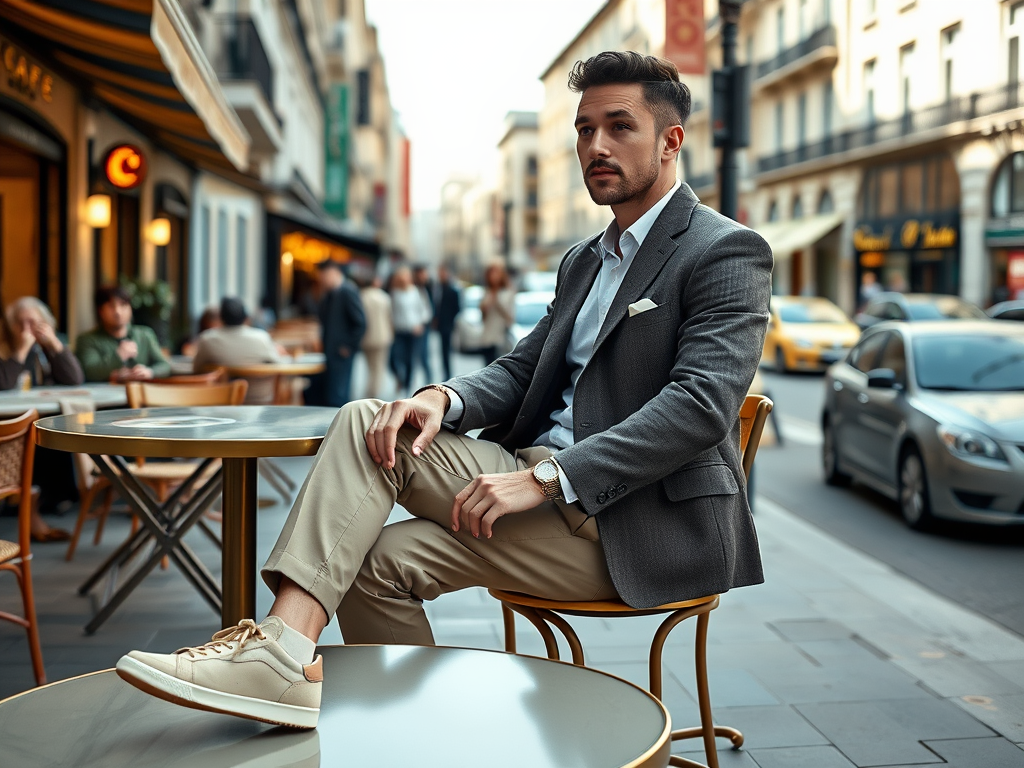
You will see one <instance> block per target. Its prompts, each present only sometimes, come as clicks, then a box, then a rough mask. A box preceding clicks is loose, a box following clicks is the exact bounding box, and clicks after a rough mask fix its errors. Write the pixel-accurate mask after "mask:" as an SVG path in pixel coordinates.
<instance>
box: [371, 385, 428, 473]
mask: <svg viewBox="0 0 1024 768" xmlns="http://www.w3.org/2000/svg"><path fill="white" fill-rule="evenodd" d="M445 404H446V400H445V396H444V394H443V393H441V392H438V391H437V390H436V389H427V390H424V391H423V392H420V393H419V394H418V395H416V396H415V397H413V398H410V399H408V400H395V401H394V402H393V403H385V404H384V407H382V408H381V409H380V410H379V411H377V415H376V416H374V417H373V421H372V422H371V423H370V428H369V429H368V430H367V431H366V447H367V448H368V449H369V451H370V456H372V457H373V460H374V461H375V462H377V463H378V464H380V465H381V466H382V467H384V469H391V468H392V467H394V466H395V443H396V442H397V440H398V430H400V429H401V428H402V427H404V426H405V425H406V424H409V425H410V426H413V427H416V429H418V430H419V431H420V433H419V435H418V436H417V437H416V439H415V440H414V441H413V444H412V453H413V455H414V456H419V455H420V454H421V453H423V451H424V450H426V448H427V446H429V445H430V444H431V443H432V442H433V441H434V437H435V436H436V435H437V433H438V432H440V431H441V420H442V419H443V418H444V409H445Z"/></svg>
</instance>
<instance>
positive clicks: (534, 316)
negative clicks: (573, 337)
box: [516, 301, 548, 327]
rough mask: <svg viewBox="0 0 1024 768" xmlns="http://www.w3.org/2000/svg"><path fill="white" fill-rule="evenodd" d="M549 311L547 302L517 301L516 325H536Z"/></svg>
mask: <svg viewBox="0 0 1024 768" xmlns="http://www.w3.org/2000/svg"><path fill="white" fill-rule="evenodd" d="M547 312H548V305H547V302H544V301H531V302H523V303H519V302H517V303H516V325H526V326H531V327H532V326H534V325H536V324H537V323H539V322H540V319H541V318H542V317H544V315H546V314H547Z"/></svg>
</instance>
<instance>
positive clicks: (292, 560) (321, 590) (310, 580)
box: [260, 550, 344, 619]
mask: <svg viewBox="0 0 1024 768" xmlns="http://www.w3.org/2000/svg"><path fill="white" fill-rule="evenodd" d="M260 576H262V577H263V581H264V583H266V585H267V586H268V587H270V591H271V592H273V593H274V595H275V596H276V595H277V592H278V589H279V588H280V586H281V577H282V576H283V577H285V578H287V579H289V580H290V581H292V582H294V583H295V584H296V585H297V586H298V587H299V588H300V589H302V590H304V591H306V592H308V593H309V594H310V595H312V596H313V598H314V599H315V600H316V601H317V602H318V603H320V606H321V607H322V608H323V609H324V613H326V614H327V618H328V619H330V618H331V617H332V616H333V615H334V613H335V612H336V611H337V610H338V606H339V605H341V599H342V597H344V595H340V594H338V591H337V590H336V589H334V588H332V586H331V585H330V583H329V582H328V581H327V580H325V579H324V578H322V574H321V573H320V569H319V568H318V567H317V566H315V565H310V564H309V563H306V562H303V561H302V560H299V559H298V558H296V557H294V556H293V555H291V554H289V553H288V552H285V551H283V550H276V551H275V552H274V553H273V554H271V556H270V559H269V560H267V563H266V565H264V566H263V568H262V569H261V570H260Z"/></svg>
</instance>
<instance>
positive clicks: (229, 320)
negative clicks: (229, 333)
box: [220, 296, 249, 328]
mask: <svg viewBox="0 0 1024 768" xmlns="http://www.w3.org/2000/svg"><path fill="white" fill-rule="evenodd" d="M248 319H249V315H248V313H247V312H246V311H245V304H243V303H242V300H241V299H238V298H235V297H234V296H225V297H224V298H223V299H221V300H220V321H221V322H222V323H224V325H225V326H226V327H228V328H234V327H235V326H238V325H243V324H244V323H245V321H246V320H248Z"/></svg>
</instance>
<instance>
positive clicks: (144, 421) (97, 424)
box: [36, 405, 338, 632]
mask: <svg viewBox="0 0 1024 768" xmlns="http://www.w3.org/2000/svg"><path fill="white" fill-rule="evenodd" d="M337 412H338V411H337V409H335V408H313V407H303V406H246V405H240V406H230V407H196V408H141V409H135V410H131V409H128V410H112V411H97V412H96V413H80V414H72V415H67V416H52V417H49V418H45V419H40V420H39V421H38V422H36V442H38V443H39V445H41V446H43V447H44V448H53V449H56V450H59V451H70V452H72V453H87V454H90V455H92V456H93V458H94V460H95V461H96V462H97V464H98V465H99V466H100V469H101V470H102V471H103V473H104V474H105V475H106V476H107V477H108V478H110V480H111V482H112V483H114V485H115V487H117V489H118V491H119V492H122V493H123V494H124V497H125V498H126V499H127V500H128V501H129V503H130V504H132V506H133V510H134V511H136V512H137V513H139V514H140V516H141V518H142V522H143V523H144V524H145V526H146V527H147V528H148V531H149V533H148V536H149V537H150V539H153V540H156V542H157V544H158V545H159V547H158V550H157V552H156V553H154V556H153V557H151V558H150V561H148V563H147V567H148V568H149V569H151V568H152V565H153V564H155V562H156V561H158V560H159V559H160V555H161V554H162V553H166V554H170V555H171V556H172V557H173V558H174V559H175V562H176V563H177V564H178V565H179V566H180V567H181V568H182V570H183V572H185V575H186V576H187V577H189V579H190V580H191V581H192V582H193V584H194V585H196V587H197V588H199V589H200V591H201V592H203V594H204V596H205V597H207V599H209V600H210V601H211V602H212V603H213V604H217V603H218V602H219V604H220V610H221V619H222V621H223V623H224V626H231V625H233V624H236V623H238V621H239V620H241V619H243V618H249V617H253V616H254V614H255V611H256V502H257V498H256V478H257V462H258V460H259V459H260V458H261V457H271V456H311V455H313V454H315V453H316V451H317V449H318V448H319V447H320V443H321V442H322V441H323V438H324V435H325V434H327V429H328V427H330V425H331V422H332V421H333V419H334V416H335V415H336V414H337ZM123 456H141V457H145V458H192V459H206V460H213V459H221V460H222V466H223V471H222V478H223V479H222V480H221V474H220V473H218V475H217V476H216V481H215V482H216V483H217V484H218V487H219V484H220V483H221V482H223V574H222V581H223V585H222V587H221V586H218V585H216V584H214V583H212V579H211V578H210V577H209V575H208V574H205V569H203V568H202V567H201V565H199V564H198V563H195V562H193V559H194V558H191V556H189V553H188V550H187V548H186V547H185V545H184V543H183V542H181V537H182V536H183V535H184V533H185V531H186V530H187V528H188V527H189V526H190V525H191V524H193V523H194V522H195V521H196V520H198V518H199V516H200V515H201V513H202V511H203V509H204V508H205V507H204V504H205V506H208V505H209V497H210V496H211V495H212V494H214V493H215V492H216V490H217V489H218V487H211V488H210V490H209V492H204V491H197V492H196V494H195V500H194V503H193V502H192V501H190V502H188V503H186V504H184V505H183V506H181V507H180V508H178V511H177V512H175V511H169V508H168V507H167V506H163V507H161V506H159V504H158V503H157V502H156V499H155V498H154V497H153V496H152V494H148V493H146V492H145V490H144V489H142V488H141V487H140V486H139V484H138V483H137V481H134V478H133V477H132V475H131V473H130V472H128V471H127V467H126V466H125V465H124V460H123V459H122V458H121V457H123ZM204 466H205V464H204ZM199 475H200V472H199V471H197V473H196V476H197V477H198V476H199ZM211 485H212V483H211ZM183 487H184V486H183ZM168 503H171V504H174V503H179V502H178V497H177V495H175V496H172V498H171V499H170V500H169V502H168ZM189 505H192V506H189ZM140 535H142V536H145V535H147V534H146V532H145V531H140ZM140 541H141V540H140ZM130 542H131V540H129V542H126V545H125V546H127V545H128V544H129V543H130ZM133 547H134V549H133V551H137V549H138V547H139V542H136V543H135V544H134V545H133ZM161 547H162V549H161ZM117 554H118V553H115V555H112V556H111V559H110V560H108V562H107V563H105V564H104V566H101V569H100V570H101V571H103V570H104V569H106V568H109V567H111V565H113V558H114V557H115V556H117ZM141 570H142V569H140V570H139V571H137V572H136V575H135V576H133V578H132V579H131V580H129V582H128V583H126V584H125V585H124V586H123V587H121V589H120V590H119V592H118V594H117V595H115V596H114V597H112V598H111V600H110V601H108V605H106V606H104V608H103V609H102V610H101V611H100V613H99V614H97V616H96V617H94V618H93V621H92V622H90V624H89V625H87V626H86V631H89V632H91V631H94V630H95V629H96V627H97V626H98V625H99V624H100V623H102V621H103V620H105V619H106V618H107V616H109V613H110V612H112V611H113V609H114V608H116V607H117V605H118V604H120V602H122V601H123V600H124V598H125V597H127V593H128V592H130V591H131V590H132V589H134V588H135V587H136V586H138V583H139V582H141V579H142V578H144V577H145V575H146V573H148V570H146V571H145V572H141ZM94 576H96V574H94ZM93 583H95V579H93V578H91V579H90V580H89V581H87V582H86V585H83V588H82V590H80V591H83V590H86V587H87V586H89V585H91V584H93ZM211 598H216V599H211Z"/></svg>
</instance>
